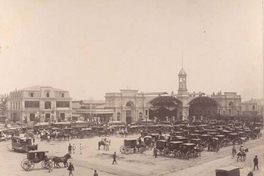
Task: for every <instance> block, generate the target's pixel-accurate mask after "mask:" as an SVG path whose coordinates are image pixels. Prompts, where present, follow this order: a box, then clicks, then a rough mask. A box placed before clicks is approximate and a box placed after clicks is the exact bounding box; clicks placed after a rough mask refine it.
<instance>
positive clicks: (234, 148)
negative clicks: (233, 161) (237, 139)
mask: <svg viewBox="0 0 264 176" xmlns="http://www.w3.org/2000/svg"><path fill="white" fill-rule="evenodd" d="M232 156H233V158H234V157H235V156H236V147H235V146H233V148H232Z"/></svg>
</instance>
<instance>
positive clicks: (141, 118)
mask: <svg viewBox="0 0 264 176" xmlns="http://www.w3.org/2000/svg"><path fill="white" fill-rule="evenodd" d="M139 120H143V116H142V112H140V113H139Z"/></svg>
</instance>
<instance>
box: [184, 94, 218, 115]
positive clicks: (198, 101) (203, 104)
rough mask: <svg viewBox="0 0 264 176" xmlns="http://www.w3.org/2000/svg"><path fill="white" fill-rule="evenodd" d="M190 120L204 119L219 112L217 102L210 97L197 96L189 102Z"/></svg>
mask: <svg viewBox="0 0 264 176" xmlns="http://www.w3.org/2000/svg"><path fill="white" fill-rule="evenodd" d="M189 105H190V108H189V116H190V120H194V118H195V119H196V120H202V119H201V116H203V117H212V116H215V115H216V113H217V102H216V101H215V100H214V99H212V98H210V97H197V98H194V99H193V100H191V101H190V102H189Z"/></svg>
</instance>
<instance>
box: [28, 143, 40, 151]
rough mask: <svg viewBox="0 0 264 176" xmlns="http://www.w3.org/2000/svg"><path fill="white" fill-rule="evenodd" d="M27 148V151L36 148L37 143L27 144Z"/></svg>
mask: <svg viewBox="0 0 264 176" xmlns="http://www.w3.org/2000/svg"><path fill="white" fill-rule="evenodd" d="M27 149H28V151H30V150H32V151H33V150H38V144H33V145H29V146H27Z"/></svg>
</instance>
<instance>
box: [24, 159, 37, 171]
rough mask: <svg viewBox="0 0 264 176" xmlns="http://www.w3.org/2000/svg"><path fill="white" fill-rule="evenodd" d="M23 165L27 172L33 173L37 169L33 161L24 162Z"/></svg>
mask: <svg viewBox="0 0 264 176" xmlns="http://www.w3.org/2000/svg"><path fill="white" fill-rule="evenodd" d="M21 164H22V168H23V169H24V170H25V171H31V170H33V169H34V167H35V164H34V162H33V161H30V160H28V159H27V160H23V163H21Z"/></svg>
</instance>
